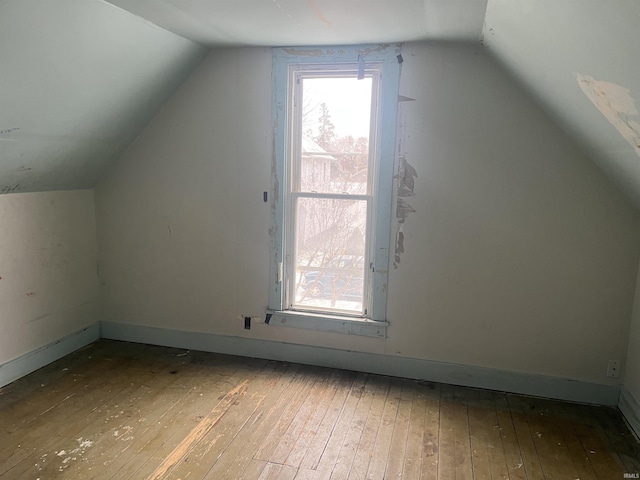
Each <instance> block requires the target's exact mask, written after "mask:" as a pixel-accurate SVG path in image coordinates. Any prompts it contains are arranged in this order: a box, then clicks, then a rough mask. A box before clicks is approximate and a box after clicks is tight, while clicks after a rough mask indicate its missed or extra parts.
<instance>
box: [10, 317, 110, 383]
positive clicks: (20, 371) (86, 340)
mask: <svg viewBox="0 0 640 480" xmlns="http://www.w3.org/2000/svg"><path fill="white" fill-rule="evenodd" d="M99 338H100V324H99V323H98V322H96V323H94V324H93V325H90V326H88V327H85V328H83V329H82V330H78V331H77V332H73V333H71V334H69V335H67V336H66V337H63V338H60V339H58V340H56V341H54V342H51V343H49V344H47V345H45V346H44V347H40V348H38V349H36V350H33V351H31V352H29V353H25V354H24V355H21V356H19V357H18V358H15V359H13V360H10V361H9V362H7V363H4V364H2V365H0V387H3V386H5V385H7V384H9V383H11V382H13V381H15V380H17V379H19V378H21V377H24V376H25V375H28V374H29V373H31V372H33V371H35V370H38V369H39V368H42V367H44V366H45V365H48V364H50V363H51V362H54V361H56V360H58V359H59V358H62V357H64V356H65V355H68V354H70V353H72V352H75V351H76V350H78V349H79V348H82V347H84V346H86V345H89V344H90V343H92V342H95V341H96V340H98V339H99Z"/></svg>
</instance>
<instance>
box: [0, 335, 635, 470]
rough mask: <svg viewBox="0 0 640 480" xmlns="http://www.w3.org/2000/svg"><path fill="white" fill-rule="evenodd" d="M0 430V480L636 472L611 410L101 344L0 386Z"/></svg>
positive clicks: (623, 427)
mask: <svg viewBox="0 0 640 480" xmlns="http://www.w3.org/2000/svg"><path fill="white" fill-rule="evenodd" d="M0 434H1V435H2V436H1V437H0V479H1V480H16V479H17V480H21V479H30V480H33V479H37V478H40V479H41V480H44V479H49V478H64V479H78V480H79V479H89V478H95V479H100V480H103V479H104V480H127V479H131V480H139V479H143V480H144V479H146V480H161V479H182V480H186V479H190V480H191V479H207V480H238V479H246V480H256V479H271V480H272V479H281V480H294V479H296V480H328V479H334V480H336V479H337V480H365V479H366V480H375V479H403V478H404V479H405V480H416V479H429V480H445V479H457V480H489V479H490V480H497V479H509V480H515V479H526V480H554V479H561V480H563V479H569V480H575V479H580V480H613V479H621V478H624V477H623V474H624V473H628V474H632V475H633V474H636V473H640V444H639V443H638V441H637V439H636V437H635V436H634V435H633V433H632V432H631V431H630V430H629V428H628V426H627V424H626V423H625V421H624V419H623V417H622V416H621V414H620V412H619V411H618V410H617V409H614V408H608V407H597V406H590V405H580V404H573V403H569V402H558V401H553V400H547V399H542V398H533V397H526V396H521V395H514V394H504V393H499V392H492V391H488V390H480V389H473V388H466V387H457V386H452V385H445V384H437V383H432V382H424V381H413V380H407V379H401V378H392V377H385V376H379V375H371V374H364V373H354V372H349V371H344V370H334V369H328V368H321V367H312V366H305V365H297V364H288V363H283V362H273V361H267V360H259V359H251V358H243V357H234V356H229V355H220V354H210V353H204V352H196V351H187V350H183V349H174V348H166V347H154V346H148V345H140V344H133V343H126V342H115V341H107V340H101V341H99V342H96V343H95V344H92V345H90V346H88V347H86V348H83V349H81V350H79V351H77V352H74V353H73V354H71V355H69V356H67V357H65V358H63V359H60V360H59V361H57V362H54V363H52V364H51V365H48V366H47V367H45V368H42V369H40V370H38V371H36V372H34V373H32V374H30V375H28V376H26V377H24V378H22V379H20V380H18V381H16V382H14V383H12V384H10V385H7V386H5V387H4V388H2V389H0ZM631 478H632V477H631Z"/></svg>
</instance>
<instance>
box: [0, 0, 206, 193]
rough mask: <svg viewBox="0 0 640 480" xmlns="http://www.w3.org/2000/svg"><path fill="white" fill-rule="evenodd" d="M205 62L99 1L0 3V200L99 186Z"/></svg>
mask: <svg viewBox="0 0 640 480" xmlns="http://www.w3.org/2000/svg"><path fill="white" fill-rule="evenodd" d="M205 53H206V49H205V48H203V47H202V46H200V45H197V44H195V43H193V42H191V41H189V40H186V39H184V38H182V37H180V36H177V35H175V34H173V33H170V32H168V31H166V30H163V29H162V28H159V27H157V26H156V25H153V24H151V23H149V22H145V21H142V20H141V19H140V18H137V17H135V16H134V15H131V14H130V13H127V12H124V11H122V10H119V9H117V8H115V7H113V6H112V5H110V4H107V3H104V2H102V1H98V0H83V1H77V0H55V1H49V0H2V1H0V193H11V192H29V191H43V190H64V189H77V188H87V187H92V186H94V185H95V184H96V182H97V181H98V179H99V178H100V177H101V175H102V173H103V171H104V170H105V168H106V166H107V165H108V164H109V163H110V162H112V161H113V160H114V159H116V158H117V157H118V156H119V155H120V154H121V153H122V152H123V150H124V149H125V148H126V147H127V145H128V144H129V143H131V141H132V140H133V139H134V138H135V137H136V136H137V135H138V133H139V132H140V130H141V129H142V128H143V127H144V125H146V124H147V123H148V121H149V120H150V119H151V117H152V116H153V115H154V114H155V112H156V111H157V110H158V109H159V108H160V107H161V106H162V105H163V104H164V102H165V101H166V100H167V98H168V97H169V96H170V95H171V93H172V92H173V91H174V90H175V88H176V87H177V86H178V85H179V84H180V83H181V82H182V81H183V80H184V78H186V76H187V75H188V74H189V73H190V72H191V71H192V70H193V68H194V67H195V65H197V63H198V62H199V61H200V60H201V59H202V58H203V57H204V55H205Z"/></svg>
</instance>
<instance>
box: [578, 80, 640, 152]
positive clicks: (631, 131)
mask: <svg viewBox="0 0 640 480" xmlns="http://www.w3.org/2000/svg"><path fill="white" fill-rule="evenodd" d="M576 80H577V81H578V85H579V86H580V88H581V89H582V92H583V93H584V94H585V95H586V96H587V98H588V99H589V100H591V103H593V104H594V105H595V107H596V108H597V109H598V110H600V113H602V114H603V115H604V116H605V118H606V119H607V120H608V121H609V123H611V125H613V126H614V127H615V128H616V130H618V132H619V133H620V135H622V138H624V139H625V140H626V141H627V142H628V143H629V145H631V147H632V148H633V151H634V152H635V153H636V155H638V156H639V157H640V123H638V122H637V121H635V120H633V119H631V118H629V117H631V116H636V117H637V116H638V109H637V107H636V104H635V100H634V99H633V97H632V96H631V94H630V92H629V89H628V88H625V87H622V86H620V85H616V84H615V83H611V82H605V81H603V80H596V79H594V78H593V77H591V76H589V75H582V74H581V73H578V74H576Z"/></svg>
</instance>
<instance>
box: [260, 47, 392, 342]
mask: <svg viewBox="0 0 640 480" xmlns="http://www.w3.org/2000/svg"><path fill="white" fill-rule="evenodd" d="M399 55H400V46H399V45H397V46H396V45H393V46H392V45H373V46H358V47H323V48H304V49H294V48H274V49H273V92H274V95H273V125H274V137H273V146H274V159H273V168H272V188H273V195H274V196H273V200H272V203H271V207H272V212H271V213H272V222H271V223H272V224H271V230H270V233H271V235H270V237H271V267H270V277H269V278H270V281H269V307H268V310H267V321H268V323H269V324H273V325H287V326H297V327H302V328H311V329H316V330H326V331H335V332H342V333H348V334H358V335H366V336H376V337H384V336H385V335H386V327H387V325H388V322H387V319H386V306H387V284H388V272H389V248H390V243H391V242H390V235H391V204H392V193H393V192H392V189H393V168H394V157H395V138H396V114H397V101H398V83H399V76H400V68H399V60H400V58H401V57H399ZM340 66H343V67H344V66H348V68H350V69H352V70H353V68H354V67H355V68H357V69H358V70H359V73H360V75H363V74H366V73H367V72H371V70H372V69H374V70H375V71H376V72H378V71H379V74H378V73H376V74H377V75H379V79H378V85H379V89H380V94H379V97H378V98H379V104H378V105H377V107H378V108H377V113H378V118H372V121H377V122H378V127H377V138H375V140H374V139H371V140H372V141H375V143H376V145H374V146H373V151H374V152H375V154H376V156H377V159H375V160H374V169H373V171H372V172H370V175H371V178H372V180H373V184H372V189H373V196H372V197H371V198H370V200H369V201H371V202H373V206H372V209H371V210H372V211H373V216H372V218H370V219H369V221H370V222H372V229H370V230H369V231H370V233H371V235H372V238H371V239H370V242H371V248H369V249H368V255H369V258H368V263H369V268H370V273H369V278H370V282H369V285H365V303H366V305H367V311H366V315H365V316H362V317H360V316H351V315H344V314H340V313H334V312H312V311H304V310H300V309H297V310H293V309H291V308H289V306H288V303H289V302H287V300H288V298H287V278H286V276H287V275H286V273H287V270H290V268H288V267H287V262H288V261H290V257H291V256H290V255H289V258H287V255H286V252H288V251H289V249H291V248H293V245H292V243H291V238H290V237H288V236H287V234H288V233H289V232H290V230H291V229H290V228H289V225H290V222H292V221H293V212H291V210H293V209H292V208H290V206H289V202H290V200H291V194H290V193H289V192H290V185H289V181H290V179H291V171H290V168H292V165H291V164H290V152H289V151H288V149H289V148H290V147H289V145H291V141H290V136H289V132H290V129H291V125H292V122H291V116H292V112H293V106H292V101H293V95H292V91H291V90H292V88H291V85H292V75H293V74H292V72H295V71H305V70H309V69H310V70H313V71H317V70H322V69H324V70H329V71H332V70H335V69H340ZM352 198H353V197H352Z"/></svg>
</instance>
